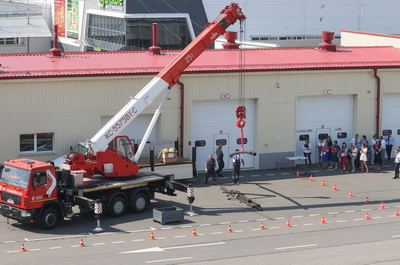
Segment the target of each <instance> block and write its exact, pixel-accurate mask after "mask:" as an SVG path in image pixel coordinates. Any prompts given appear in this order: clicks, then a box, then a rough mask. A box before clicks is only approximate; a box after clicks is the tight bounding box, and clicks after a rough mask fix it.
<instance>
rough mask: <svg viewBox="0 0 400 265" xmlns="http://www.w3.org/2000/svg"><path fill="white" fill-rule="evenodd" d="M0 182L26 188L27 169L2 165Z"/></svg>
mask: <svg viewBox="0 0 400 265" xmlns="http://www.w3.org/2000/svg"><path fill="white" fill-rule="evenodd" d="M0 169H1V170H0V182H2V183H6V184H9V185H13V186H16V187H20V188H23V189H26V188H27V187H28V182H29V171H28V170H24V169H20V168H16V167H10V166H7V165H2V166H1V167H0Z"/></svg>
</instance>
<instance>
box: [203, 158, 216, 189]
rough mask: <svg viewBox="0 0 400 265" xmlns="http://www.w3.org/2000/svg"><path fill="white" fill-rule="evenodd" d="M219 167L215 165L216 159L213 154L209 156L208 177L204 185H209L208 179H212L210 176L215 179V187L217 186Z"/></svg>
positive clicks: (206, 166)
mask: <svg viewBox="0 0 400 265" xmlns="http://www.w3.org/2000/svg"><path fill="white" fill-rule="evenodd" d="M216 167H217V165H216V163H215V159H214V158H213V156H212V154H209V155H208V160H207V162H206V164H205V168H206V172H207V174H206V177H205V179H204V184H207V181H208V178H209V177H210V175H211V176H212V178H213V185H217V180H216V176H215V168H216Z"/></svg>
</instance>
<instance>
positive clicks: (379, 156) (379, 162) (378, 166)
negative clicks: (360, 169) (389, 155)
mask: <svg viewBox="0 0 400 265" xmlns="http://www.w3.org/2000/svg"><path fill="white" fill-rule="evenodd" d="M374 162H375V164H376V169H381V167H382V144H381V141H376V147H375V157H374Z"/></svg>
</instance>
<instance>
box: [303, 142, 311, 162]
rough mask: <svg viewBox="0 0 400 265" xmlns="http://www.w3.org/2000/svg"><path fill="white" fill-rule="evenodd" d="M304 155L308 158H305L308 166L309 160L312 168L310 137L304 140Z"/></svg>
mask: <svg viewBox="0 0 400 265" xmlns="http://www.w3.org/2000/svg"><path fill="white" fill-rule="evenodd" d="M303 155H304V157H305V158H306V159H305V162H306V168H307V160H308V163H309V164H310V168H311V145H310V141H309V140H308V139H307V140H306V141H305V142H304V145H303Z"/></svg>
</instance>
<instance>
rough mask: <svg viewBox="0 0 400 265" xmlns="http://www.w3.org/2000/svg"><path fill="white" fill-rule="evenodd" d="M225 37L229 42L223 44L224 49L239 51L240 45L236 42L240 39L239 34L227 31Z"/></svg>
mask: <svg viewBox="0 0 400 265" xmlns="http://www.w3.org/2000/svg"><path fill="white" fill-rule="evenodd" d="M224 37H225V39H226V40H227V41H228V42H226V43H224V44H222V47H224V49H239V46H240V45H239V44H237V43H236V42H235V40H237V38H238V33H237V32H233V31H227V32H225V35H224Z"/></svg>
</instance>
